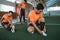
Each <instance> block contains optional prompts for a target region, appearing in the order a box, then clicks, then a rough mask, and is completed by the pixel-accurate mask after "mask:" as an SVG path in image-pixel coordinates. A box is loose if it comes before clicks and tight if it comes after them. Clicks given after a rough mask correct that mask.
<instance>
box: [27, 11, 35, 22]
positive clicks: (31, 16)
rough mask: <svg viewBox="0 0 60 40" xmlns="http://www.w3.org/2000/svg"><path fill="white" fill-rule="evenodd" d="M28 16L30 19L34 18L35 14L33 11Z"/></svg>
mask: <svg viewBox="0 0 60 40" xmlns="http://www.w3.org/2000/svg"><path fill="white" fill-rule="evenodd" d="M28 18H29V20H30V21H33V20H34V15H33V12H32V11H31V12H30V13H29V15H28Z"/></svg>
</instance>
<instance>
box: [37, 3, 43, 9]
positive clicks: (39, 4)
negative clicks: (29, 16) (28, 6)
mask: <svg viewBox="0 0 60 40" xmlns="http://www.w3.org/2000/svg"><path fill="white" fill-rule="evenodd" d="M36 9H37V10H40V9H42V10H43V9H44V6H43V4H41V3H38V4H37V6H36Z"/></svg>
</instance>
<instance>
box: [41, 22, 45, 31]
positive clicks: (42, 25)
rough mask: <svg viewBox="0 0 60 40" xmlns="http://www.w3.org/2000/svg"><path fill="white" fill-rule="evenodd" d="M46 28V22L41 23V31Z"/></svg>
mask: <svg viewBox="0 0 60 40" xmlns="http://www.w3.org/2000/svg"><path fill="white" fill-rule="evenodd" d="M44 26H45V22H40V27H41V30H43V29H44Z"/></svg>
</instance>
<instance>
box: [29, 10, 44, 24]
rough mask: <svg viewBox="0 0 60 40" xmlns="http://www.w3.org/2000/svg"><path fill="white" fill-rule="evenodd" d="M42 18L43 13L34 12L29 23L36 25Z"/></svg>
mask: <svg viewBox="0 0 60 40" xmlns="http://www.w3.org/2000/svg"><path fill="white" fill-rule="evenodd" d="M41 17H43V15H42V13H40V14H36V12H35V11H34V10H32V11H31V12H30V13H29V15H28V18H29V21H30V22H29V23H31V21H34V22H35V23H36V21H37V20H38V19H39V18H41Z"/></svg>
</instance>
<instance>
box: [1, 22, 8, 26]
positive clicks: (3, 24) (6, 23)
mask: <svg viewBox="0 0 60 40" xmlns="http://www.w3.org/2000/svg"><path fill="white" fill-rule="evenodd" d="M8 24H9V22H2V23H1V25H2V26H5V25H8Z"/></svg>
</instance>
